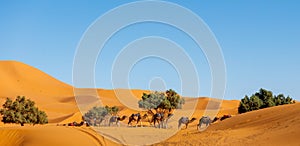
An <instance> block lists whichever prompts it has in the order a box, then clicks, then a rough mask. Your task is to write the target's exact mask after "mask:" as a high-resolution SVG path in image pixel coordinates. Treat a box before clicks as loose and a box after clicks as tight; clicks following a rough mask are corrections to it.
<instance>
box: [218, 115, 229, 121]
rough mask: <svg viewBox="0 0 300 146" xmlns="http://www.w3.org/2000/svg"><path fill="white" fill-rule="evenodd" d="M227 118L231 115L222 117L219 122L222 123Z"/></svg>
mask: <svg viewBox="0 0 300 146" xmlns="http://www.w3.org/2000/svg"><path fill="white" fill-rule="evenodd" d="M227 118H231V115H223V116H222V117H221V119H220V120H221V121H223V120H225V119H227Z"/></svg>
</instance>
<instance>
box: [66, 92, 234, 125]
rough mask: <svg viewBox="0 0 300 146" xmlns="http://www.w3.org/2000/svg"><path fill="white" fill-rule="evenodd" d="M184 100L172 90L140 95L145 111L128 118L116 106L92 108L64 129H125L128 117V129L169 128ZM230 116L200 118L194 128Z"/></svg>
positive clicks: (186, 121)
mask: <svg viewBox="0 0 300 146" xmlns="http://www.w3.org/2000/svg"><path fill="white" fill-rule="evenodd" d="M184 103H185V100H184V99H183V98H182V97H180V96H179V95H178V94H177V93H176V92H175V91H174V90H172V89H169V90H167V91H166V92H157V91H155V92H152V93H149V94H146V93H143V95H142V97H141V100H139V101H138V105H139V108H141V109H144V111H143V112H137V113H132V114H131V115H122V116H121V115H119V107H116V106H113V107H109V106H105V107H102V106H98V107H97V106H95V107H93V108H92V109H90V110H89V111H88V112H86V113H85V114H84V116H83V118H82V122H81V123H76V122H73V123H68V124H63V125H65V126H82V125H87V126H93V127H101V126H105V127H113V126H117V127H120V125H121V123H122V124H123V125H124V126H126V124H125V123H126V122H125V120H126V119H127V118H128V122H127V127H145V126H149V127H155V128H162V129H167V128H168V121H169V119H170V118H172V117H173V116H174V111H175V110H176V109H181V108H182V106H183V104H184ZM230 117H231V115H224V116H222V117H214V118H213V119H211V118H210V117H208V116H203V117H201V118H200V119H199V123H198V125H197V129H201V126H202V125H205V127H208V126H209V125H210V124H211V123H214V122H217V121H222V120H224V119H227V118H230ZM195 120H197V118H194V117H193V118H191V119H189V118H188V117H181V118H180V119H178V129H179V128H181V125H185V129H186V128H188V125H189V124H190V123H192V122H194V121H195ZM122 121H124V122H122Z"/></svg>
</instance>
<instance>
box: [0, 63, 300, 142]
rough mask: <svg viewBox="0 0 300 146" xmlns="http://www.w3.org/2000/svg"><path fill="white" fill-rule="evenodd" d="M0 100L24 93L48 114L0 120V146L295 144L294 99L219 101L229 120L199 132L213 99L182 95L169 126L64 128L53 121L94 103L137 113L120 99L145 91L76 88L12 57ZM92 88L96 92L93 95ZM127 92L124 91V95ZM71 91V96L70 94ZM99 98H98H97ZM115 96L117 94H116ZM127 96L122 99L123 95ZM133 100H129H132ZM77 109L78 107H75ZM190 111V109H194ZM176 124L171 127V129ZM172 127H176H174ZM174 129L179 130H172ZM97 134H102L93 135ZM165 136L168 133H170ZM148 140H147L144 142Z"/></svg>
mask: <svg viewBox="0 0 300 146" xmlns="http://www.w3.org/2000/svg"><path fill="white" fill-rule="evenodd" d="M0 80H1V82H0V104H1V105H2V104H3V102H4V101H5V99H6V97H10V98H15V97H16V96H18V95H24V96H26V98H30V99H31V100H33V101H35V102H36V105H37V106H38V108H40V109H41V110H44V111H45V112H46V113H47V115H48V119H49V124H46V125H35V126H31V125H26V126H24V127H21V126H20V125H16V124H3V123H2V122H0V145H1V146H2V145H6V146H9V145H44V146H52V145H61V146H65V145H72V146H76V145H78V146H80V145H120V144H132V145H145V144H152V143H154V142H155V143H156V142H159V143H156V144H157V145H246V144H251V145H253V144H255V145H300V139H298V138H299V136H300V122H299V121H300V104H299V103H296V104H293V105H284V106H278V107H272V108H268V109H263V110H258V111H253V112H249V113H245V114H240V115H238V114H237V107H238V105H239V101H238V100H223V101H222V104H221V105H220V110H219V111H217V115H218V116H222V115H224V114H231V115H234V116H233V117H232V118H230V119H226V120H224V121H220V122H217V123H213V124H212V125H211V126H209V128H208V129H207V130H205V131H202V132H200V131H198V130H197V128H196V125H197V124H198V120H199V118H200V117H201V116H203V115H209V114H212V113H214V112H216V111H213V109H214V108H209V109H208V110H206V108H207V103H208V102H209V101H218V100H217V99H214V98H207V97H200V98H188V97H186V104H185V105H184V107H183V109H182V110H176V112H175V116H174V117H172V118H171V119H170V121H169V126H170V127H173V129H157V128H153V127H127V122H128V119H126V120H125V121H124V122H123V123H121V127H116V126H113V127H97V128H94V129H93V128H91V127H86V126H82V127H66V126H56V124H62V123H69V122H73V121H77V122H80V121H81V116H82V114H81V112H80V111H86V110H87V109H88V108H90V107H92V106H94V105H99V104H101V105H108V106H118V107H119V108H120V110H121V111H120V113H119V114H120V115H127V116H129V115H131V114H132V113H135V112H138V111H137V110H138V109H137V105H136V104H132V105H126V106H129V107H131V108H125V107H126V106H124V104H128V103H132V101H137V100H138V99H139V98H140V97H141V95H142V93H143V92H146V93H149V92H150V91H145V90H128V89H116V90H107V89H76V90H75V91H73V87H72V86H70V85H68V84H65V83H63V82H61V81H59V80H57V79H55V78H53V77H51V76H49V75H47V74H46V73H44V72H42V71H40V70H38V69H36V68H34V67H31V66H29V65H26V64H23V63H20V62H16V61H0ZM74 93H75V94H74ZM94 93H96V94H94ZM129 93H130V94H129ZM75 96H76V97H75ZM99 97H100V100H99ZM120 97H122V98H121V99H120ZM126 99H130V100H131V101H130V102H128V103H124V101H123V100H126ZM133 103H135V102H133ZM79 109H80V110H79ZM194 110H195V111H194ZM181 115H186V116H189V117H190V118H192V117H195V118H197V120H196V121H194V122H193V123H191V124H190V125H189V127H188V128H187V129H179V130H178V129H177V121H178V119H179V118H180V116H181ZM175 127H176V128H175ZM174 129H176V130H174ZM177 130H178V131H179V132H178V133H176V132H177ZM98 132H99V133H102V135H99V134H98ZM170 136H171V137H170ZM149 139H151V142H148V141H149Z"/></svg>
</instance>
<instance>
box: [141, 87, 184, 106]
mask: <svg viewBox="0 0 300 146" xmlns="http://www.w3.org/2000/svg"><path fill="white" fill-rule="evenodd" d="M184 103H185V101H184V99H183V98H181V97H180V96H179V95H178V94H177V93H176V92H175V91H174V90H172V89H169V90H167V91H166V92H165V93H163V92H157V91H155V92H152V93H149V94H146V93H143V96H142V99H141V100H139V101H138V104H139V107H140V108H143V109H147V110H151V109H155V110H156V109H158V108H160V109H180V108H182V105H183V104H184Z"/></svg>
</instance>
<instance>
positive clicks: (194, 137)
mask: <svg viewBox="0 0 300 146" xmlns="http://www.w3.org/2000/svg"><path fill="white" fill-rule="evenodd" d="M299 121H300V104H299V103H297V104H292V105H283V106H278V107H272V108H267V109H262V110H258V111H253V112H249V113H245V114H241V115H237V116H234V117H232V118H230V119H226V120H224V121H222V122H218V123H215V124H212V125H211V126H210V127H209V128H208V129H207V130H206V131H204V132H199V131H197V130H196V123H194V124H192V125H191V126H190V128H188V129H186V130H181V131H180V132H179V133H178V134H176V135H175V136H173V137H171V138H170V139H168V140H166V141H164V142H162V143H160V144H157V145H196V144H197V145H299V144H300V140H299V136H300V122H299Z"/></svg>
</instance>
